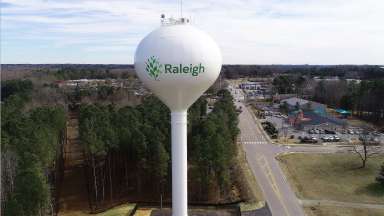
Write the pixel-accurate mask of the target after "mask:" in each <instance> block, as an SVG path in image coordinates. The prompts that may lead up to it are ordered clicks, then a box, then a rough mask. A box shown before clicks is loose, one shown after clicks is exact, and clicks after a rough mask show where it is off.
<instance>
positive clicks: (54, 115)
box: [1, 81, 65, 216]
mask: <svg viewBox="0 0 384 216" xmlns="http://www.w3.org/2000/svg"><path fill="white" fill-rule="evenodd" d="M3 87H4V88H6V89H8V90H7V92H6V94H5V96H4V98H2V99H3V101H2V104H1V118H2V119H1V155H2V157H1V166H2V167H1V181H2V182H1V184H2V190H1V199H2V204H1V209H2V213H3V215H20V216H31V215H45V214H50V213H52V212H54V211H55V208H56V207H57V203H56V201H55V199H54V195H55V193H56V189H57V188H56V186H57V183H58V179H59V178H60V173H58V170H60V169H59V166H61V162H60V161H59V160H57V158H58V157H57V154H60V151H61V149H60V148H61V146H62V142H63V140H64V139H63V138H64V134H63V133H64V128H65V112H64V109H63V108H61V107H38V108H33V109H30V110H25V109H24V106H25V104H26V103H27V102H28V101H29V100H30V96H29V94H30V90H31V89H32V88H33V86H32V84H31V83H30V82H28V81H20V82H16V81H13V82H8V83H2V89H3Z"/></svg>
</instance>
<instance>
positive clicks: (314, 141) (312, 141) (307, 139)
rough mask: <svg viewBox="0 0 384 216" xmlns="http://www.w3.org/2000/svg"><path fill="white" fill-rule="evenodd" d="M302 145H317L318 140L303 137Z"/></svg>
mask: <svg viewBox="0 0 384 216" xmlns="http://www.w3.org/2000/svg"><path fill="white" fill-rule="evenodd" d="M300 141H301V143H317V139H316V138H315V137H302V138H301V140H300Z"/></svg>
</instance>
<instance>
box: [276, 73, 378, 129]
mask: <svg viewBox="0 0 384 216" xmlns="http://www.w3.org/2000/svg"><path fill="white" fill-rule="evenodd" d="M272 84H273V86H274V89H275V91H276V92H277V93H280V94H297V95H298V96H299V97H301V96H303V95H305V96H306V97H308V98H309V99H312V100H314V101H316V102H319V103H323V104H326V105H328V106H330V107H333V108H343V109H346V110H350V111H351V112H352V114H353V115H354V116H357V117H359V118H361V119H365V120H368V121H371V122H374V123H381V122H383V119H384V103H382V101H381V99H382V98H383V97H384V79H372V80H361V81H360V82H358V81H355V80H352V81H347V80H345V79H341V80H332V81H326V80H321V81H319V82H316V81H314V80H313V79H312V78H309V77H305V76H298V75H280V76H277V77H275V78H274V80H273V82H272Z"/></svg>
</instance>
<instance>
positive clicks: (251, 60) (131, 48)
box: [0, 0, 384, 64]
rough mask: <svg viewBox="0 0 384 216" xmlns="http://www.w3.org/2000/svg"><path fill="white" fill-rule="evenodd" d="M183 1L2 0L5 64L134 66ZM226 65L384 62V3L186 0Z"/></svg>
mask: <svg viewBox="0 0 384 216" xmlns="http://www.w3.org/2000/svg"><path fill="white" fill-rule="evenodd" d="M178 2H179V0H124V1H123V0H2V1H1V3H0V7H1V62H2V63H92V64H93V63H110V64H130V63H132V62H133V55H134V52H135V49H136V46H137V44H138V43H139V41H140V40H141V38H143V37H144V36H145V35H146V34H148V33H149V32H150V31H151V30H153V29H155V28H157V27H158V26H159V23H160V21H159V20H160V19H159V17H160V14H162V13H164V14H166V15H167V16H171V15H172V16H174V17H177V16H178V15H179V3H178ZM183 14H184V15H185V16H186V17H190V18H191V19H192V22H193V25H195V26H197V27H198V28H200V29H202V30H204V31H206V32H207V33H208V34H210V35H211V36H212V37H213V38H214V39H215V40H216V41H217V43H218V44H219V46H220V48H221V50H222V53H223V58H224V63H226V64H384V1H383V0H184V2H183Z"/></svg>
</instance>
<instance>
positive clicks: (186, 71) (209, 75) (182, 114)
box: [135, 15, 222, 216]
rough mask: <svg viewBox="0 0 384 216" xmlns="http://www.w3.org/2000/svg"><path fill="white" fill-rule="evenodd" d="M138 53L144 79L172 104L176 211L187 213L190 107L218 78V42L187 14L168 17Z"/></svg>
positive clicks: (138, 66) (177, 214) (181, 214)
mask: <svg viewBox="0 0 384 216" xmlns="http://www.w3.org/2000/svg"><path fill="white" fill-rule="evenodd" d="M161 18H162V20H161V24H162V25H161V27H160V28H158V29H156V30H154V31H153V32H151V33H150V34H148V35H147V36H146V37H145V38H144V39H143V40H142V41H141V42H140V44H139V45H138V47H137V50H136V53H135V70H136V73H137V75H138V77H139V79H140V80H141V81H142V82H143V83H144V85H145V86H146V87H147V88H149V89H150V90H151V91H152V92H153V93H154V94H155V95H156V96H157V97H159V98H160V100H161V101H163V102H164V103H165V104H166V105H167V106H168V107H169V109H170V110H171V124H172V154H171V155H172V215H173V216H187V215H188V213H187V210H188V193H187V110H188V108H189V107H190V106H191V105H192V104H193V103H194V102H195V101H196V100H197V99H198V98H199V97H200V96H201V95H202V94H203V93H204V91H206V90H207V89H208V88H209V87H210V86H211V85H212V84H213V83H214V82H215V80H216V79H217V77H218V76H219V74H220V70H221V63H222V59H221V53H220V50H219V47H218V46H217V44H216V43H215V41H213V40H212V38H211V37H209V36H208V35H207V34H205V33H204V32H202V31H200V30H199V29H197V28H195V27H193V26H191V25H190V24H189V20H188V19H186V18H180V19H173V18H170V19H165V17H164V15H162V17H161Z"/></svg>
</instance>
